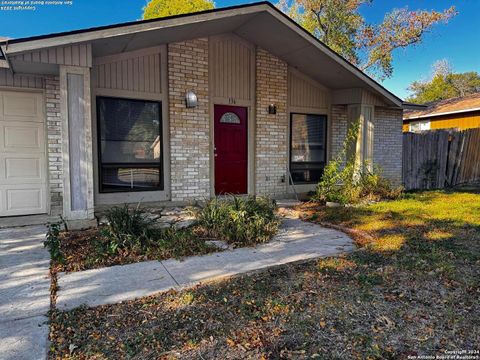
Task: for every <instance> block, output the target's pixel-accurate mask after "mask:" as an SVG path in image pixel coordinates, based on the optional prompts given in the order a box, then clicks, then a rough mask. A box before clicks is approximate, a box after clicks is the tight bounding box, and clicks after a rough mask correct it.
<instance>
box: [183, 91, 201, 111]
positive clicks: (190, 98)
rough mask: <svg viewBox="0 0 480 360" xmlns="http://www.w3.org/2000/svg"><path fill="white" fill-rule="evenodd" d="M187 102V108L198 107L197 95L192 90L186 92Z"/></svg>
mask: <svg viewBox="0 0 480 360" xmlns="http://www.w3.org/2000/svg"><path fill="white" fill-rule="evenodd" d="M185 104H186V105H187V108H194V107H197V105H198V99H197V95H196V94H195V93H194V92H193V91H192V90H189V91H187V93H186V94H185Z"/></svg>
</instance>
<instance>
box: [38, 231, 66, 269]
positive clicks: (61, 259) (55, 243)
mask: <svg viewBox="0 0 480 360" xmlns="http://www.w3.org/2000/svg"><path fill="white" fill-rule="evenodd" d="M62 224H63V222H58V223H53V224H48V231H47V235H46V237H45V241H44V242H43V246H44V247H46V248H47V249H48V251H49V253H50V257H51V258H52V260H54V261H56V262H58V263H60V264H64V263H65V256H64V255H63V252H62V250H61V244H60V231H61V229H62Z"/></svg>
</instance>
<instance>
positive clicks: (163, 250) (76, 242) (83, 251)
mask: <svg viewBox="0 0 480 360" xmlns="http://www.w3.org/2000/svg"><path fill="white" fill-rule="evenodd" d="M180 231H190V230H180ZM192 231H193V232H194V233H195V230H192ZM198 235H201V234H198ZM105 241H107V240H106V239H105V238H103V237H102V236H101V228H96V229H88V230H78V231H68V232H63V233H61V250H62V253H63V254H64V256H65V259H66V262H65V264H60V263H58V262H52V267H53V270H54V271H55V272H61V271H64V272H72V271H83V270H88V269H96V268H102V267H107V266H114V265H125V264H131V263H135V262H141V261H148V260H164V259H168V258H178V257H184V256H192V255H204V254H208V253H212V252H216V251H219V249H218V248H216V247H214V246H210V245H207V244H205V239H204V238H202V237H201V236H191V237H190V236H186V237H185V238H184V239H182V240H178V244H172V247H170V248H169V247H166V246H165V244H161V243H159V244H158V246H154V245H152V246H151V247H150V248H149V249H147V250H141V249H133V250H118V253H116V254H108V255H104V254H99V252H98V249H97V248H96V242H105ZM182 241H183V242H182Z"/></svg>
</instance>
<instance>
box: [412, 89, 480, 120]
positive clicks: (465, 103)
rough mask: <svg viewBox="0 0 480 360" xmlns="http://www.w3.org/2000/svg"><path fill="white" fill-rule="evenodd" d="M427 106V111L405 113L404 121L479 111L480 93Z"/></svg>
mask: <svg viewBox="0 0 480 360" xmlns="http://www.w3.org/2000/svg"><path fill="white" fill-rule="evenodd" d="M427 105H428V107H427V108H426V109H425V110H415V111H404V113H403V114H404V115H403V118H404V120H409V119H417V118H425V117H430V116H431V117H434V116H440V115H444V114H450V113H458V112H468V111H474V110H479V109H480V93H476V94H472V95H467V96H464V97H458V98H452V99H446V100H441V101H436V102H434V103H430V104H427Z"/></svg>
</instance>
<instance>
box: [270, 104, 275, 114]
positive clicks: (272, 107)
mask: <svg viewBox="0 0 480 360" xmlns="http://www.w3.org/2000/svg"><path fill="white" fill-rule="evenodd" d="M268 113H269V114H272V115H275V114H276V113H277V106H276V105H275V104H270V105H268Z"/></svg>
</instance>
